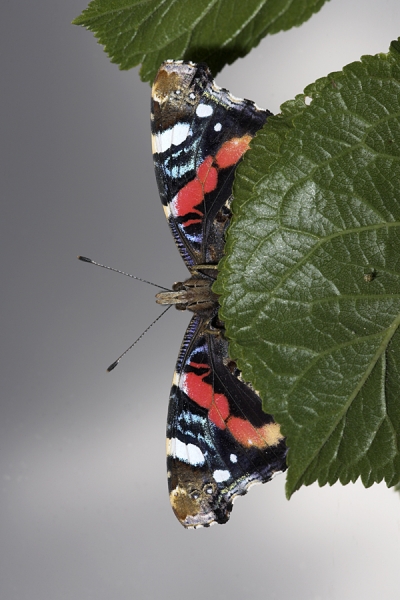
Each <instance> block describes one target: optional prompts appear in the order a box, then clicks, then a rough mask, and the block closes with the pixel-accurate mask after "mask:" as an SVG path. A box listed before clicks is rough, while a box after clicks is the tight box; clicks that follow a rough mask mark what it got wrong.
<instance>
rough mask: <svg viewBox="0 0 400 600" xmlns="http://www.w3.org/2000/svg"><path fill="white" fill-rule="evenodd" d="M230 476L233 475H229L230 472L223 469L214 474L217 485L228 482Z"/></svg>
mask: <svg viewBox="0 0 400 600" xmlns="http://www.w3.org/2000/svg"><path fill="white" fill-rule="evenodd" d="M230 476H231V474H230V473H229V471H228V470H223V469H217V470H216V471H214V473H213V477H214V479H215V481H216V482H217V483H221V481H226V480H227V479H229V477H230Z"/></svg>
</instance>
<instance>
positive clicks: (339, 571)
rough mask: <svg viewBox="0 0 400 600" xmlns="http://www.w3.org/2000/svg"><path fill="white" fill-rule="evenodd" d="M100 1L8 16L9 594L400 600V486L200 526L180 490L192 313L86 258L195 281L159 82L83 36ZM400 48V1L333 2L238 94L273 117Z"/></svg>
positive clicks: (123, 599) (280, 498) (260, 497)
mask: <svg viewBox="0 0 400 600" xmlns="http://www.w3.org/2000/svg"><path fill="white" fill-rule="evenodd" d="M84 6H85V3H84V2H82V1H81V2H78V1H77V0H70V1H69V2H64V3H62V2H54V1H50V0H42V1H39V2H22V3H21V2H8V3H7V4H5V5H4V6H3V7H2V19H1V24H0V27H1V38H0V39H1V43H2V52H1V57H2V61H3V75H2V86H1V87H2V91H1V105H2V106H1V112H0V114H1V122H2V124H1V132H2V133H1V141H2V143H1V147H2V148H1V149H2V157H1V163H0V164H1V170H2V176H1V183H2V188H3V190H2V195H1V206H2V210H1V237H0V240H1V244H2V249H1V256H2V261H1V270H2V274H1V282H2V291H1V298H2V305H1V318H2V329H1V331H2V336H1V337H2V344H1V352H2V357H1V362H0V365H1V405H0V406H1V417H0V477H1V479H0V481H1V493H0V516H1V520H0V599H1V600H89V599H90V600H91V599H95V600H110V599H112V600H128V599H129V600H131V599H132V598H135V599H136V598H144V599H158V598H166V599H170V598H171V599H172V598H173V599H174V600H183V599H186V598H190V599H191V600H200V599H203V598H204V597H206V598H218V599H229V600H236V599H239V598H250V599H253V598H254V599H258V598H268V599H275V598H279V599H292V598H296V599H297V600H302V599H305V600H321V599H323V600H325V599H335V600H336V599H337V600H339V599H340V600H347V599H354V598H363V600H375V598H377V597H379V598H383V599H385V600H395V599H396V600H397V599H398V598H399V594H400V591H399V589H400V585H399V584H400V572H399V571H400V569H399V564H400V563H399V559H400V498H399V495H398V494H396V493H394V492H393V491H392V490H388V489H387V488H386V486H385V485H377V486H374V487H373V488H371V489H370V490H368V491H365V490H364V489H363V488H362V486H361V485H359V484H356V485H349V486H347V487H341V486H339V485H338V486H335V487H333V488H324V489H319V488H318V487H317V486H312V487H309V488H305V489H302V490H301V491H300V492H299V493H297V494H295V496H294V498H293V499H292V500H291V501H290V502H287V501H286V499H285V496H284V477H278V478H276V479H275V480H274V481H273V482H272V483H270V484H268V485H265V486H257V487H255V488H253V489H252V491H251V493H250V494H249V495H248V496H247V497H246V498H244V499H239V500H238V502H237V503H236V505H235V509H234V511H233V515H232V518H231V521H230V522H229V524H228V525H225V526H214V527H212V528H211V529H209V530H199V531H185V530H184V529H183V528H182V527H181V526H180V525H179V524H178V522H177V521H176V520H175V517H174V516H173V514H172V512H171V509H170V506H169V502H168V496H167V489H166V473H165V459H164V447H165V442H164V436H165V418H166V411H167V399H168V392H169V387H170V383H171V377H172V372H173V369H174V365H175V360H176V357H177V353H178V348H179V345H180V342H181V339H182V336H183V333H184V330H185V326H186V324H187V322H188V320H189V316H188V315H185V314H181V313H178V312H177V311H172V310H171V311H170V312H169V313H168V315H167V316H166V317H165V318H164V319H163V320H162V321H161V323H158V324H157V326H156V327H154V328H153V329H152V330H151V332H150V333H149V334H148V335H147V336H145V338H144V339H143V340H142V341H141V342H140V345H138V346H136V348H135V349H134V350H133V351H132V352H131V353H130V355H129V356H128V357H126V359H125V360H124V361H123V362H122V363H121V365H120V366H119V367H118V369H117V370H116V371H115V372H114V373H113V374H112V375H107V374H106V372H105V369H106V367H107V365H108V364H110V362H112V361H113V360H114V359H115V358H116V357H117V356H118V355H119V353H120V352H122V351H123V350H124V349H125V348H126V347H127V346H128V345H129V344H130V343H131V342H132V341H133V340H134V339H135V338H136V337H137V336H138V335H139V334H140V333H141V332H142V330H143V329H144V328H145V327H146V326H147V325H148V324H149V323H150V321H151V320H152V319H153V318H154V317H155V316H156V315H157V314H158V313H159V307H157V306H156V305H155V304H154V300H153V298H154V290H153V289H152V288H149V287H147V286H145V285H144V284H140V283H136V282H132V281H131V280H129V279H127V278H124V277H121V276H118V275H115V274H113V273H108V272H106V271H104V270H100V269H96V268H95V267H91V266H89V265H85V264H83V263H80V262H78V261H77V260H76V258H75V257H76V255H77V254H80V253H82V254H86V255H88V256H90V257H92V258H94V259H97V260H99V261H100V262H101V261H103V262H106V263H107V264H109V265H113V266H117V267H119V268H120V269H124V270H128V271H130V272H131V273H134V274H136V275H138V276H142V277H145V278H148V279H153V280H154V281H156V282H159V283H160V284H161V285H165V286H169V285H171V283H172V282H173V281H176V280H178V279H180V278H182V277H185V276H186V272H185V268H184V265H183V263H182V261H181V259H180V257H179V255H178V252H177V250H176V248H175V246H174V243H173V240H172V237H171V235H170V233H169V231H168V227H167V225H166V223H165V220H164V215H163V211H162V208H161V206H160V201H159V199H158V194H157V188H156V183H155V178H154V174H153V167H152V159H151V154H150V141H149V137H150V133H149V131H150V126H149V92H150V90H149V86H148V85H147V84H143V83H141V82H140V80H139V77H138V74H137V70H134V71H131V72H128V73H127V72H120V71H119V70H118V68H117V66H116V65H111V64H110V62H109V60H108V58H107V57H106V55H105V54H104V53H103V52H102V50H101V48H100V47H99V46H98V45H97V44H96V42H95V40H94V39H93V36H92V35H91V34H90V33H88V32H85V31H84V30H83V29H81V28H77V27H73V26H71V25H70V24H69V23H70V21H71V19H72V18H73V17H75V16H76V15H78V14H79V12H80V11H81V9H83V8H84ZM399 34H400V2H399V0H386V1H385V0H380V1H379V2H377V1H369V2H367V1H365V0H364V1H363V0H352V1H349V0H332V1H331V2H330V3H328V4H327V5H326V6H325V7H324V8H323V9H322V11H321V12H320V13H319V14H318V15H316V16H314V17H313V18H312V19H311V21H309V22H308V23H306V24H305V25H304V26H302V27H301V28H300V29H295V30H293V31H290V32H286V33H283V34H280V35H276V36H272V37H269V38H267V39H266V40H264V41H263V42H262V43H261V44H260V46H259V47H258V48H256V49H255V50H253V52H252V53H251V54H250V55H249V56H248V57H247V58H246V59H244V60H240V61H238V62H237V63H236V64H235V65H233V66H232V67H229V68H226V69H225V70H224V71H223V72H222V73H221V74H220V75H219V76H218V77H217V82H218V83H219V84H220V85H223V86H225V87H227V88H228V89H230V90H231V91H232V92H233V93H234V94H235V95H237V96H245V97H248V98H251V99H253V100H255V101H256V102H257V103H258V104H260V105H262V106H266V107H268V108H269V109H271V110H272V111H273V112H277V111H278V110H279V105H280V103H281V102H282V101H284V100H287V99H289V98H291V97H293V96H294V95H295V94H296V93H299V92H301V91H302V89H303V87H304V86H305V85H306V84H308V83H310V82H312V81H314V80H315V79H316V78H317V77H320V76H323V75H325V74H327V73H328V72H330V71H333V70H338V69H340V68H341V67H342V66H343V65H344V64H346V63H348V62H351V61H352V60H357V59H358V58H359V56H360V55H361V54H366V53H371V54H373V53H376V52H379V51H383V52H386V51H387V49H388V45H389V42H390V40H391V39H393V38H396V37H397V36H398V35H399Z"/></svg>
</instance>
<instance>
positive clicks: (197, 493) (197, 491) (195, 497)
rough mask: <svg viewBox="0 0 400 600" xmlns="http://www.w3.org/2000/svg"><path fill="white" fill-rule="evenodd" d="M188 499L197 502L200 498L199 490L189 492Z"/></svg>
mask: <svg viewBox="0 0 400 600" xmlns="http://www.w3.org/2000/svg"><path fill="white" fill-rule="evenodd" d="M190 497H191V498H193V500H197V499H198V498H199V497H200V492H199V490H193V492H190Z"/></svg>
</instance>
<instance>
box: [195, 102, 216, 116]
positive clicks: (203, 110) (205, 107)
mask: <svg viewBox="0 0 400 600" xmlns="http://www.w3.org/2000/svg"><path fill="white" fill-rule="evenodd" d="M212 114H213V107H212V106H211V105H210V104H203V103H200V104H199V105H198V107H197V108H196V115H197V116H198V117H209V116H210V115H212Z"/></svg>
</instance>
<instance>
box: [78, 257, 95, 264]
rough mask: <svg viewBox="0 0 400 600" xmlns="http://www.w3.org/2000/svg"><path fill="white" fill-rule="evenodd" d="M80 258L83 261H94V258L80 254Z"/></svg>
mask: <svg viewBox="0 0 400 600" xmlns="http://www.w3.org/2000/svg"><path fill="white" fill-rule="evenodd" d="M78 260H81V261H82V262H88V263H92V262H93V261H92V259H91V258H87V256H81V255H79V256H78Z"/></svg>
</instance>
